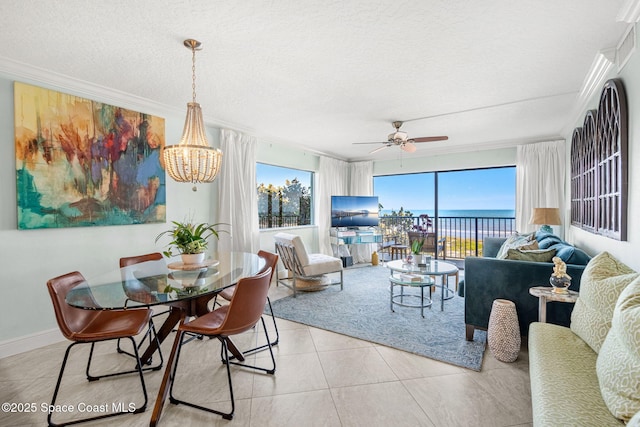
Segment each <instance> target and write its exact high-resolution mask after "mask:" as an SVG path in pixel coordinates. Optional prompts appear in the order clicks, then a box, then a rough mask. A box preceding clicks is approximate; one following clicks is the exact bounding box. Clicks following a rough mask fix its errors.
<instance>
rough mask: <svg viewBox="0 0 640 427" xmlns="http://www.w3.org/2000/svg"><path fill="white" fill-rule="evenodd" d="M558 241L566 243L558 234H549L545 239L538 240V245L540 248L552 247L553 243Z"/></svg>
mask: <svg viewBox="0 0 640 427" xmlns="http://www.w3.org/2000/svg"><path fill="white" fill-rule="evenodd" d="M557 243H564V242H563V240H562V239H561V238H559V237H558V236H554V235H552V234H550V235H549V236H547V237H545V238H544V239H541V240H538V247H539V248H540V249H547V248H550V247H551V246H553V245H555V244H557Z"/></svg>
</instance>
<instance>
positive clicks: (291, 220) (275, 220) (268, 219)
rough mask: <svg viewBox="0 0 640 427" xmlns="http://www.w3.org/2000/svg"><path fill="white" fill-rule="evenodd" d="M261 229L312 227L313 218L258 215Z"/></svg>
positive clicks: (293, 215)
mask: <svg viewBox="0 0 640 427" xmlns="http://www.w3.org/2000/svg"><path fill="white" fill-rule="evenodd" d="M258 224H259V228H260V229H263V228H279V227H297V226H300V225H310V224H311V217H310V216H308V215H295V214H290V215H287V214H283V215H258Z"/></svg>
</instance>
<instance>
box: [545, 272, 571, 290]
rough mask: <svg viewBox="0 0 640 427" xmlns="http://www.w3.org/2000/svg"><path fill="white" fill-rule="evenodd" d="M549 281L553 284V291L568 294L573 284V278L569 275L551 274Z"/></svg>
mask: <svg viewBox="0 0 640 427" xmlns="http://www.w3.org/2000/svg"><path fill="white" fill-rule="evenodd" d="M549 283H551V286H553V292H555V293H557V294H566V293H567V292H568V291H567V290H568V289H569V286H571V279H569V278H567V277H556V276H551V277H550V278H549Z"/></svg>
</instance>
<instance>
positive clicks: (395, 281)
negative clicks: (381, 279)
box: [389, 275, 435, 317]
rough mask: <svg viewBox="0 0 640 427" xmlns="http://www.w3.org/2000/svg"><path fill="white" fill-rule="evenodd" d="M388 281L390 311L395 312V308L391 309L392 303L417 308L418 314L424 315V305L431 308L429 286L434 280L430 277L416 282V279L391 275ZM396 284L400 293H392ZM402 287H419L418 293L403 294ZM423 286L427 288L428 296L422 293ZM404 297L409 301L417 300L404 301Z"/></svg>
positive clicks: (432, 284) (433, 283)
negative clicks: (409, 279)
mask: <svg viewBox="0 0 640 427" xmlns="http://www.w3.org/2000/svg"><path fill="white" fill-rule="evenodd" d="M389 283H390V286H389V294H390V307H391V311H393V312H395V310H394V309H393V306H394V305H399V306H402V307H413V308H419V309H420V315H422V317H424V309H425V308H426V307H428V308H431V305H432V304H433V301H432V299H431V287H432V286H434V285H435V281H434V280H433V279H432V278H431V277H429V276H426V277H424V278H422V280H421V281H419V282H418V281H407V280H402V279H401V278H400V277H398V276H393V275H392V276H390V277H389ZM396 286H400V293H394V288H395V287H396ZM404 288H420V295H416V294H414V293H408V294H405V293H404ZM424 288H427V289H429V296H428V297H427V296H425V295H424ZM405 298H406V299H408V300H411V301H416V300H417V302H415V303H411V302H405V301H404V300H405Z"/></svg>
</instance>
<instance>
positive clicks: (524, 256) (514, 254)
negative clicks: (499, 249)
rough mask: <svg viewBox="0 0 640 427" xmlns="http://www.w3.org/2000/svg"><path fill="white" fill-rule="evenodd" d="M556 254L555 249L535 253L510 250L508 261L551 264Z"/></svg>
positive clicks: (534, 251)
mask: <svg viewBox="0 0 640 427" xmlns="http://www.w3.org/2000/svg"><path fill="white" fill-rule="evenodd" d="M555 254H556V250H555V249H539V250H533V251H525V250H522V249H509V251H508V252H507V259H516V260H520V261H533V262H551V259H552V258H553V257H554V256H555Z"/></svg>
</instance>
